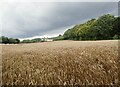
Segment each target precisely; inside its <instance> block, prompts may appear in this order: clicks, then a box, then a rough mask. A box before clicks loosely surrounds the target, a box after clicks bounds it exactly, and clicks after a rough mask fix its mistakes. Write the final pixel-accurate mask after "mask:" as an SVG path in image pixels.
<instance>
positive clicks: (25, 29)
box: [0, 0, 118, 39]
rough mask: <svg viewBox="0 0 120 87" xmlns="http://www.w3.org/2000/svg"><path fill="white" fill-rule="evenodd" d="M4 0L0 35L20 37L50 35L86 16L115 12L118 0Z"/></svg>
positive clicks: (78, 21)
mask: <svg viewBox="0 0 120 87" xmlns="http://www.w3.org/2000/svg"><path fill="white" fill-rule="evenodd" d="M5 1H6V2H5ZM5 1H3V2H2V3H1V4H0V7H1V8H0V19H1V20H0V28H1V29H2V35H4V36H8V37H14V38H21V39H22V38H35V37H52V36H56V35H59V34H63V33H64V32H65V31H66V30H67V29H68V28H71V27H73V26H74V25H76V24H80V23H83V22H85V21H86V20H88V19H91V18H97V17H99V16H101V15H103V14H108V13H110V14H113V15H115V16H117V15H118V5H117V4H118V3H117V1H118V0H115V1H116V2H108V1H113V0H104V1H106V2H72V0H71V2H67V1H66V2H53V1H54V0H51V2H38V1H36V2H35V1H33V0H30V1H29V2H28V1H26V0H24V1H23V0H21V1H20V2H17V1H15V0H10V1H11V2H10V1H7V0H5ZM85 1H86V0H85ZM92 1H94V0H92ZM98 1H102V0H98ZM0 34H1V32H0Z"/></svg>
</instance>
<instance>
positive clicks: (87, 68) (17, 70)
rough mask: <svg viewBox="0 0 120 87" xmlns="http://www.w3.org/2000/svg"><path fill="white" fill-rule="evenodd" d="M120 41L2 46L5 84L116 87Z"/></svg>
mask: <svg viewBox="0 0 120 87" xmlns="http://www.w3.org/2000/svg"><path fill="white" fill-rule="evenodd" d="M117 61H118V41H117V40H115V41H109V40H108V41H55V42H43V43H31V44H19V45H2V84H3V85H27V84H29V85H76V84H79V85H85V84H86V85H98V84H100V85H112V84H116V83H117V82H118V67H117V64H118V63H117Z"/></svg>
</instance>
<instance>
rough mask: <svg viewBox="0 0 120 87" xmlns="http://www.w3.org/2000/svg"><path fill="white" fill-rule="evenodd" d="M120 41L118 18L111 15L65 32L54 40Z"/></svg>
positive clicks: (119, 18)
mask: <svg viewBox="0 0 120 87" xmlns="http://www.w3.org/2000/svg"><path fill="white" fill-rule="evenodd" d="M109 39H120V17H115V16H113V15H111V14H106V15H103V16H101V17H99V18H97V19H91V20H88V21H87V22H85V23H83V24H79V25H75V26H74V27H73V28H71V29H68V30H67V31H65V33H64V34H63V35H59V36H58V37H56V38H54V40H109Z"/></svg>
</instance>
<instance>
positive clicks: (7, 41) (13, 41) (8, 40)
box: [0, 36, 20, 44]
mask: <svg viewBox="0 0 120 87" xmlns="http://www.w3.org/2000/svg"><path fill="white" fill-rule="evenodd" d="M0 43H4V44H19V43H20V40H19V39H13V38H8V37H5V36H2V37H0Z"/></svg>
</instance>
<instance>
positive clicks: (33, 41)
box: [22, 38, 41, 43]
mask: <svg viewBox="0 0 120 87" xmlns="http://www.w3.org/2000/svg"><path fill="white" fill-rule="evenodd" d="M36 42H41V39H40V38H35V39H31V40H29V39H28V40H23V41H22V43H36Z"/></svg>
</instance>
